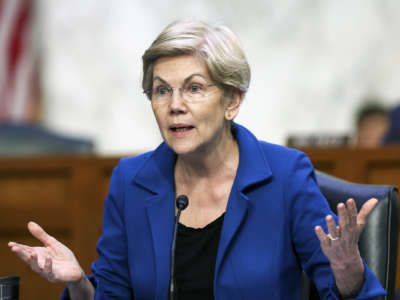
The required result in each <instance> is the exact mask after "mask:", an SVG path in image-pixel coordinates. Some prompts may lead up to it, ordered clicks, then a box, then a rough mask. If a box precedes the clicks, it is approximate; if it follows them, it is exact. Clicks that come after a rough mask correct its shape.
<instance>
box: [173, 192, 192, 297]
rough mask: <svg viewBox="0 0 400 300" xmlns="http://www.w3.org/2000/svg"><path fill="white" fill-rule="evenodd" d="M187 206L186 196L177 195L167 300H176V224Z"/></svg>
mask: <svg viewBox="0 0 400 300" xmlns="http://www.w3.org/2000/svg"><path fill="white" fill-rule="evenodd" d="M188 204H189V199H188V197H187V196H186V195H179V196H178V197H177V198H176V207H177V208H178V212H177V214H176V218H175V225H174V235H173V238H172V246H171V272H170V281H169V291H168V296H169V297H168V299H169V300H177V296H176V291H177V288H176V282H175V248H176V235H177V232H178V223H179V218H180V216H181V211H182V210H184V209H185V208H186V207H187V206H188Z"/></svg>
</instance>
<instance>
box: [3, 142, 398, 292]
mask: <svg viewBox="0 0 400 300" xmlns="http://www.w3.org/2000/svg"><path fill="white" fill-rule="evenodd" d="M303 151H305V152H306V153H307V154H308V155H309V157H310V158H311V161H312V162H313V163H314V165H315V167H316V168H317V169H320V170H321V171H324V172H326V173H329V174H332V175H335V176H338V177H340V178H343V179H346V180H350V181H354V182H359V183H371V184H390V185H395V186H397V187H400V148H385V149H380V150H349V149H303ZM118 160H119V158H100V157H93V156H75V157H43V158H24V159H21V158H18V159H17V158H14V159H0V212H1V213H2V216H1V218H0V245H2V246H1V247H0V265H1V268H0V276H7V275H20V276H21V283H20V286H21V297H20V299H22V300H24V299H29V300H30V299H41V300H46V299H58V298H59V296H60V294H61V291H62V289H63V288H64V286H63V285H62V284H50V283H48V282H47V281H46V280H44V279H42V278H40V276H39V275H37V274H35V273H33V272H32V271H31V270H30V269H29V267H27V266H26V265H25V264H24V263H22V262H20V261H19V260H18V259H17V258H16V257H15V255H14V254H12V253H11V251H10V250H9V249H8V246H7V242H8V241H10V240H12V241H18V242H21V243H27V244H30V245H34V244H39V243H38V242H37V241H35V240H34V239H33V238H32V237H31V236H30V234H29V233H28V231H27V229H26V224H27V222H28V221H30V220H34V221H36V222H38V223H39V224H41V225H42V226H43V227H44V228H45V229H46V230H47V231H48V232H49V233H50V234H51V235H53V236H55V237H56V238H57V239H59V240H60V241H61V242H64V243H66V244H67V245H68V246H69V247H70V248H71V249H72V250H73V251H74V253H75V254H76V256H77V257H78V258H79V261H80V263H81V265H82V267H83V268H84V270H85V272H87V273H90V265H91V262H93V261H94V260H95V259H96V256H97V254H96V250H95V249H96V242H97V240H98V238H99V236H100V232H101V218H102V214H103V213H102V211H103V206H104V199H105V196H106V194H107V191H108V183H109V179H110V176H111V172H112V169H113V167H114V166H115V165H116V164H117V163H118ZM399 265H400V264H399V262H398V268H397V270H398V272H397V273H398V274H400V272H399V271H400V268H399ZM396 287H397V288H399V287H400V276H397V281H396Z"/></svg>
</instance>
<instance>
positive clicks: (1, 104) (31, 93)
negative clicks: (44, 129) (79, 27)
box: [0, 0, 38, 123]
mask: <svg viewBox="0 0 400 300" xmlns="http://www.w3.org/2000/svg"><path fill="white" fill-rule="evenodd" d="M33 3H34V0H0V122H2V123H4V122H14V123H15V122H29V121H30V120H29V110H30V109H31V105H32V103H33V101H37V100H38V99H35V98H36V97H37V96H38V94H37V72H36V66H35V53H34V52H35V51H34V47H33V43H32V36H33V34H32V32H33V30H32V28H33V26H32V24H33V23H32V21H33Z"/></svg>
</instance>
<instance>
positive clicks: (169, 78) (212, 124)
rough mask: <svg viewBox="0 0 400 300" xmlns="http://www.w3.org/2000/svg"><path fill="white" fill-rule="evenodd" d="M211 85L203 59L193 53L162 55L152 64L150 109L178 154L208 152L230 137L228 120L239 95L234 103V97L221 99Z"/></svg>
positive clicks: (214, 87) (234, 108)
mask: <svg viewBox="0 0 400 300" xmlns="http://www.w3.org/2000/svg"><path fill="white" fill-rule="evenodd" d="M210 84H212V86H209V85H210ZM213 84H214V82H212V80H211V78H210V76H209V74H208V71H207V67H206V64H205V62H204V61H203V60H201V59H200V58H198V57H195V56H189V55H187V56H174V57H163V58H160V59H158V60H157V61H156V63H155V65H154V72H153V91H154V92H153V97H152V102H151V103H152V108H153V112H154V115H155V117H156V120H157V123H158V126H159V128H160V132H161V135H162V137H163V139H164V141H165V142H166V143H167V144H168V145H169V146H170V147H171V148H172V149H173V150H174V151H175V152H176V153H177V154H178V155H185V154H196V153H197V154H201V153H209V151H213V150H215V149H216V148H217V147H218V146H219V145H222V144H223V141H224V139H226V138H228V137H229V136H230V135H229V131H230V128H229V126H230V122H229V121H230V120H232V119H233V118H234V117H235V116H236V114H237V113H238V111H239V105H240V97H236V98H239V99H237V101H236V102H237V105H236V106H234V105H233V103H235V101H234V100H233V99H236V98H235V97H232V100H231V99H224V98H223V92H222V91H221V90H220V89H219V88H218V87H217V86H215V85H213ZM171 87H172V96H171V95H170V92H171ZM180 88H181V90H180ZM203 89H204V90H206V92H205V93H203V96H200V99H198V98H196V97H198V91H202V90H203ZM182 92H183V93H186V95H183V93H182ZM155 95H158V97H159V98H158V99H157V97H155ZM187 95H189V97H187ZM191 96H194V97H195V98H196V99H195V101H194V100H193V99H192V100H191V99H190V97H191ZM184 98H185V99H184ZM160 99H161V100H160ZM188 100H189V101H188ZM221 142H222V143H221Z"/></svg>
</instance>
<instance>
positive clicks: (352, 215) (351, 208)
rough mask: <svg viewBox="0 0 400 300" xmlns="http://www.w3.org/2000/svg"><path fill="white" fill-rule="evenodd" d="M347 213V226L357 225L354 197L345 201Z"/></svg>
mask: <svg viewBox="0 0 400 300" xmlns="http://www.w3.org/2000/svg"><path fill="white" fill-rule="evenodd" d="M346 207H347V213H348V215H349V227H350V228H354V227H356V226H357V214H358V213H357V206H356V202H355V201H354V199H351V198H350V199H349V200H347V202H346Z"/></svg>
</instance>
